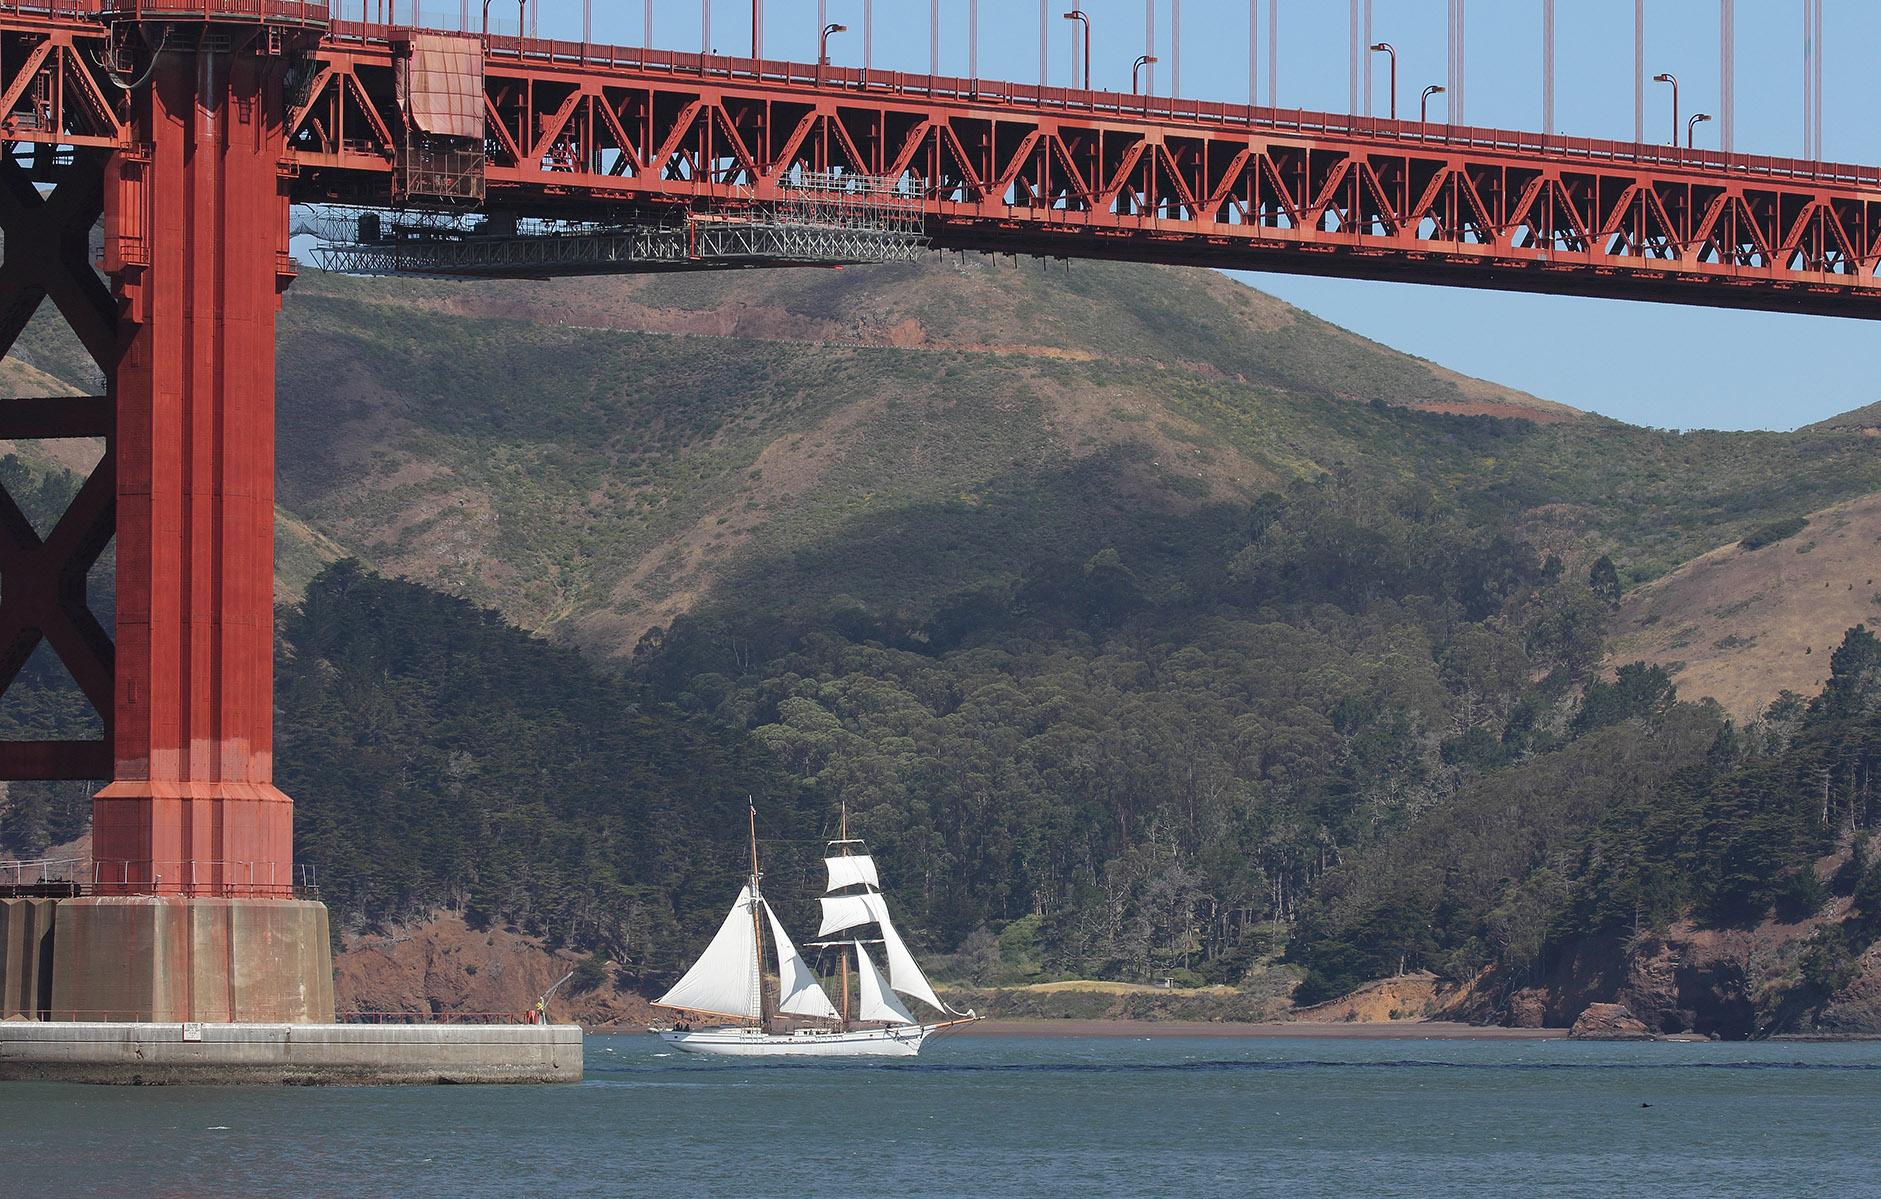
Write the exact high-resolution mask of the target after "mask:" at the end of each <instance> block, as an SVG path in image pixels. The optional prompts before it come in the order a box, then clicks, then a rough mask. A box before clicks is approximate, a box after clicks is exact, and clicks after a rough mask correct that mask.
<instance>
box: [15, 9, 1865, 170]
mask: <svg viewBox="0 0 1881 1199" xmlns="http://www.w3.org/2000/svg"><path fill="white" fill-rule="evenodd" d="M107 10H108V11H110V12H114V13H126V14H131V15H144V16H158V15H164V14H168V15H178V14H185V13H188V14H196V15H202V14H205V13H208V14H212V15H225V16H228V17H229V18H230V19H236V18H243V19H251V20H254V19H261V18H262V17H263V16H266V17H267V18H268V19H278V20H290V21H300V22H304V23H307V24H328V25H329V31H328V36H329V38H330V39H332V40H335V41H338V42H340V43H346V42H354V43H367V44H375V43H376V44H389V43H390V42H391V41H393V40H394V39H395V38H396V37H398V36H399V35H401V34H403V33H407V32H409V29H408V28H407V27H403V26H391V25H382V24H378V23H375V22H364V21H350V20H342V19H339V18H337V17H334V18H331V20H330V22H329V18H330V13H329V8H328V5H327V4H326V3H321V2H309V0H26V2H9V0H0V13H9V12H10V13H21V14H27V15H36V16H37V15H44V16H51V17H61V18H62V17H71V18H82V17H96V16H98V15H99V14H100V13H102V12H104V11H107ZM484 41H485V44H486V47H487V51H488V53H489V56H490V57H491V58H492V59H494V60H498V61H500V60H504V59H510V60H514V61H517V62H519V63H538V64H542V65H547V66H561V67H570V68H576V69H601V70H634V71H643V72H650V73H659V74H667V75H673V76H684V77H691V78H699V79H705V80H711V79H722V80H725V81H728V82H747V83H757V84H760V85H779V86H783V87H789V88H800V87H821V88H826V89H835V90H839V91H843V92H852V93H855V94H857V95H887V96H908V97H919V98H926V99H929V100H935V101H942V102H957V103H969V104H973V105H975V106H976V107H989V106H990V107H997V106H1001V105H1009V106H1012V107H1014V108H1022V109H1027V110H1034V111H1046V112H1062V113H1065V114H1079V115H1088V116H1094V117H1103V118H1108V119H1113V120H1122V121H1143V122H1145V123H1154V124H1169V123H1187V124H1191V125H1203V126H1217V127H1221V128H1225V129H1237V130H1245V129H1265V130H1271V131H1273V132H1276V133H1287V134H1302V135H1308V136H1314V137H1333V138H1350V139H1353V140H1365V141H1370V142H1377V141H1380V140H1384V141H1396V142H1403V143H1407V144H1411V145H1418V146H1429V147H1433V148H1447V149H1463V150H1479V151H1489V152H1494V153H1507V154H1515V155H1526V156H1543V157H1554V158H1560V159H1568V160H1575V161H1584V162H1588V163H1596V164H1597V163H1603V162H1612V163H1626V164H1633V165H1645V166H1658V167H1665V168H1668V169H1672V170H1678V171H1691V172H1699V173H1704V174H1710V175H1720V174H1734V175H1749V176H1762V177H1768V178H1772V179H1806V180H1812V181H1817V182H1827V183H1842V184H1852V185H1857V186H1866V187H1881V167H1874V166H1860V165H1855V164H1849V163H1831V162H1814V161H1811V160H1808V159H1800V158H1788V157H1784V156H1781V155H1765V154H1726V153H1723V152H1722V151H1717V150H1700V149H1690V150H1688V149H1684V148H1682V147H1678V146H1656V145H1645V144H1640V143H1635V142H1623V141H1612V140H1609V139H1605V138H1593V137H1565V136H1561V135H1559V134H1542V133H1530V132H1523V131H1520V130H1513V129H1497V128H1492V127H1483V126H1469V125H1439V124H1435V123H1431V124H1426V123H1424V122H1421V121H1393V120H1390V119H1389V118H1383V117H1364V116H1351V115H1346V114H1341V113H1328V112H1315V111H1312V110H1309V109H1296V108H1265V107H1258V106H1250V105H1246V104H1234V103H1229V102H1226V101H1215V100H1190V99H1183V98H1180V97H1167V96H1140V95H1125V94H1122V93H1116V92H1092V91H1085V90H1082V89H1078V88H1061V87H1046V86H1042V85H1038V84H1023V83H1009V82H1002V81H999V80H989V79H970V78H963V77H959V76H949V75H927V74H920V73H913V72H906V71H874V70H870V71H864V70H861V69H858V68H855V67H838V66H817V65H815V64H813V63H800V62H788V61H783V60H776V59H753V58H738V57H732V56H728V55H711V54H695V53H690V52H686V51H679V50H656V49H646V48H640V47H628V46H609V45H602V44H597V43H589V42H579V41H564V40H559V39H552V38H525V37H516V36H505V35H490V36H488V37H486V38H485V39H484Z"/></svg>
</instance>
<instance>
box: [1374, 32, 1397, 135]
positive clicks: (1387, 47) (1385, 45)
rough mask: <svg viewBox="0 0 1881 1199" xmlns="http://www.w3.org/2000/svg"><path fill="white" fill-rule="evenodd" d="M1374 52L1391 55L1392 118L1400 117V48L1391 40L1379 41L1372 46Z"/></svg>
mask: <svg viewBox="0 0 1881 1199" xmlns="http://www.w3.org/2000/svg"><path fill="white" fill-rule="evenodd" d="M1372 53H1373V54H1387V55H1390V56H1391V119H1392V120H1394V121H1395V120H1397V119H1398V48H1397V47H1396V46H1394V45H1392V44H1391V43H1390V42H1379V43H1378V44H1377V45H1375V46H1373V47H1372Z"/></svg>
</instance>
